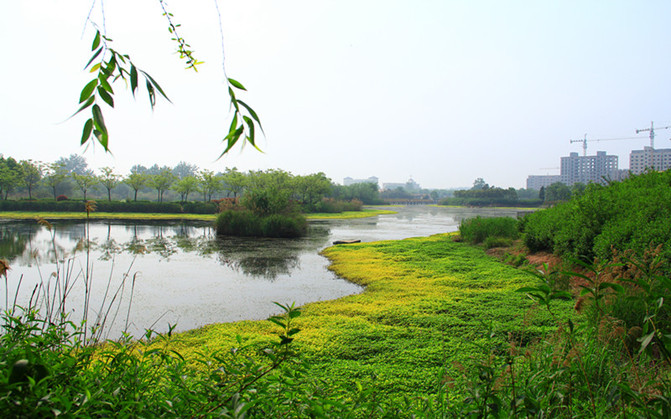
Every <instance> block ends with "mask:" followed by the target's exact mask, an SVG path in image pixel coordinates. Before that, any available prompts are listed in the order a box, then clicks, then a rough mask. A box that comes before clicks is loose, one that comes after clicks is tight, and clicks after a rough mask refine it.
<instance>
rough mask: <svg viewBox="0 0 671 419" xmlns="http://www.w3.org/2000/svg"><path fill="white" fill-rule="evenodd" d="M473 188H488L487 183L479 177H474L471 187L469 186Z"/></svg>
mask: <svg viewBox="0 0 671 419" xmlns="http://www.w3.org/2000/svg"><path fill="white" fill-rule="evenodd" d="M471 189H473V190H476V189H489V185H488V184H487V183H486V182H485V180H484V179H483V178H481V177H479V178H477V179H475V180H474V181H473V187H472V188H471Z"/></svg>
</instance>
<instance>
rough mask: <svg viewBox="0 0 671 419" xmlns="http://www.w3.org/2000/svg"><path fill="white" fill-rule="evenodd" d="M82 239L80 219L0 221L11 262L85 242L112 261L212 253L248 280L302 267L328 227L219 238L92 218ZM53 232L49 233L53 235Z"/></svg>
mask: <svg viewBox="0 0 671 419" xmlns="http://www.w3.org/2000/svg"><path fill="white" fill-rule="evenodd" d="M90 230H91V236H90V238H89V240H88V241H87V239H86V227H85V223H83V222H74V221H55V222H53V231H52V232H49V231H47V230H46V228H44V227H43V226H40V225H38V224H37V223H36V222H34V221H30V222H23V221H22V222H4V223H2V224H0V252H1V253H0V254H1V255H2V257H4V258H6V259H8V261H9V262H10V264H19V265H24V266H31V265H32V264H33V263H37V264H40V263H52V262H53V261H54V258H56V257H59V258H60V259H61V260H62V259H64V258H67V257H71V256H73V255H76V254H80V253H82V252H84V251H85V250H86V246H87V245H88V246H89V250H90V251H91V255H92V257H94V258H96V259H98V260H101V261H110V260H113V259H114V257H115V256H116V255H119V254H124V253H125V254H130V255H138V256H147V255H154V256H158V257H159V261H160V260H170V258H171V257H173V256H175V255H177V254H179V253H181V254H194V255H197V256H199V257H214V258H215V259H216V260H217V261H219V263H220V264H222V265H225V266H227V267H229V268H231V269H234V270H236V271H238V272H241V273H243V274H245V275H246V276H248V277H251V278H259V279H264V280H274V279H275V278H277V277H278V276H279V275H287V274H289V273H290V272H291V271H292V270H294V269H297V268H300V258H299V254H300V253H301V252H305V251H314V252H316V251H317V250H318V249H319V248H320V247H322V246H323V245H324V244H326V242H327V240H328V234H329V231H328V228H326V227H324V226H318V227H314V228H312V232H311V235H310V238H309V239H295V240H287V239H256V238H237V237H217V236H216V234H215V233H214V229H213V228H211V226H210V225H209V224H208V223H185V222H182V223H176V222H171V223H150V222H142V223H134V222H118V221H95V222H91V226H90ZM52 233H53V236H52Z"/></svg>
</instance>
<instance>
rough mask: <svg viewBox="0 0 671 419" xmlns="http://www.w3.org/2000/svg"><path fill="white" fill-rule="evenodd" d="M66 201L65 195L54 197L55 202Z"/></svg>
mask: <svg viewBox="0 0 671 419" xmlns="http://www.w3.org/2000/svg"><path fill="white" fill-rule="evenodd" d="M67 200H68V197H67V196H65V195H58V196H57V197H56V201H67Z"/></svg>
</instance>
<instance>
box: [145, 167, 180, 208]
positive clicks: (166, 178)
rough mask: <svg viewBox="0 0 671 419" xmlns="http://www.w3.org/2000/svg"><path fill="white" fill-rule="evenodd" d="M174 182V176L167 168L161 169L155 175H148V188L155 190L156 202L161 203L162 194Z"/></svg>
mask: <svg viewBox="0 0 671 419" xmlns="http://www.w3.org/2000/svg"><path fill="white" fill-rule="evenodd" d="M174 181H175V175H173V174H172V170H170V169H169V168H164V169H161V171H160V172H159V173H157V174H155V175H149V182H148V183H149V186H151V187H152V188H154V189H156V192H157V196H156V200H157V201H158V202H163V194H164V193H165V191H167V190H168V189H169V188H170V185H172V184H173V182H174Z"/></svg>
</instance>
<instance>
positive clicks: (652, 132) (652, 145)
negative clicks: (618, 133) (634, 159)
mask: <svg viewBox="0 0 671 419" xmlns="http://www.w3.org/2000/svg"><path fill="white" fill-rule="evenodd" d="M669 128H671V125H669V126H666V127H657V128H656V129H669ZM643 131H650V148H655V125H654V122H653V121H650V128H643V129H637V130H636V134H638V133H639V132H643Z"/></svg>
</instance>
